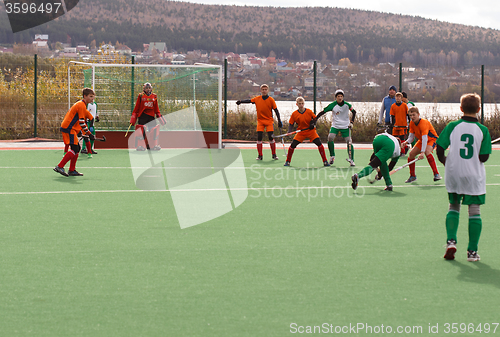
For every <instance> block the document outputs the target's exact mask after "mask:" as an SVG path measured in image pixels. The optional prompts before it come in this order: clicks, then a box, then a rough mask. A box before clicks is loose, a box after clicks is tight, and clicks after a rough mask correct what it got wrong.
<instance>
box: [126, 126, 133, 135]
mask: <svg viewBox="0 0 500 337" xmlns="http://www.w3.org/2000/svg"><path fill="white" fill-rule="evenodd" d="M131 127H132V124H130V125H129V126H128V129H127V132H125V137H127V135H128V132H129V131H130V128H131Z"/></svg>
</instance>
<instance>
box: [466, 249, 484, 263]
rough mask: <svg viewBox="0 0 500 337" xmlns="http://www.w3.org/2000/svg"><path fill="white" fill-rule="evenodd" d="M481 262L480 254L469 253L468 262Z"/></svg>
mask: <svg viewBox="0 0 500 337" xmlns="http://www.w3.org/2000/svg"><path fill="white" fill-rule="evenodd" d="M479 260H481V258H480V257H479V254H478V253H477V252H476V251H474V250H468V251H467V261H469V262H476V261H479Z"/></svg>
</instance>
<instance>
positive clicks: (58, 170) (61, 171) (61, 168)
mask: <svg viewBox="0 0 500 337" xmlns="http://www.w3.org/2000/svg"><path fill="white" fill-rule="evenodd" d="M54 171H56V172H57V173H59V174H61V175H63V176H65V177H67V176H68V174H67V173H66V171H64V167H59V166H56V167H54Z"/></svg>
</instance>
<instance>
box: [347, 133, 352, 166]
mask: <svg viewBox="0 0 500 337" xmlns="http://www.w3.org/2000/svg"><path fill="white" fill-rule="evenodd" d="M348 129H349V144H347V155H348V156H349V163H350V162H352V136H351V129H352V128H351V126H349V128H348Z"/></svg>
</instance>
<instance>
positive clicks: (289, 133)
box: [273, 128, 311, 138]
mask: <svg viewBox="0 0 500 337" xmlns="http://www.w3.org/2000/svg"><path fill="white" fill-rule="evenodd" d="M306 130H311V129H309V128H307V129H302V130H295V131H292V132H288V133H284V134H282V135H277V136H274V135H273V138H283V137H286V136H291V135H294V134H296V133H299V132H301V131H306Z"/></svg>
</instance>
